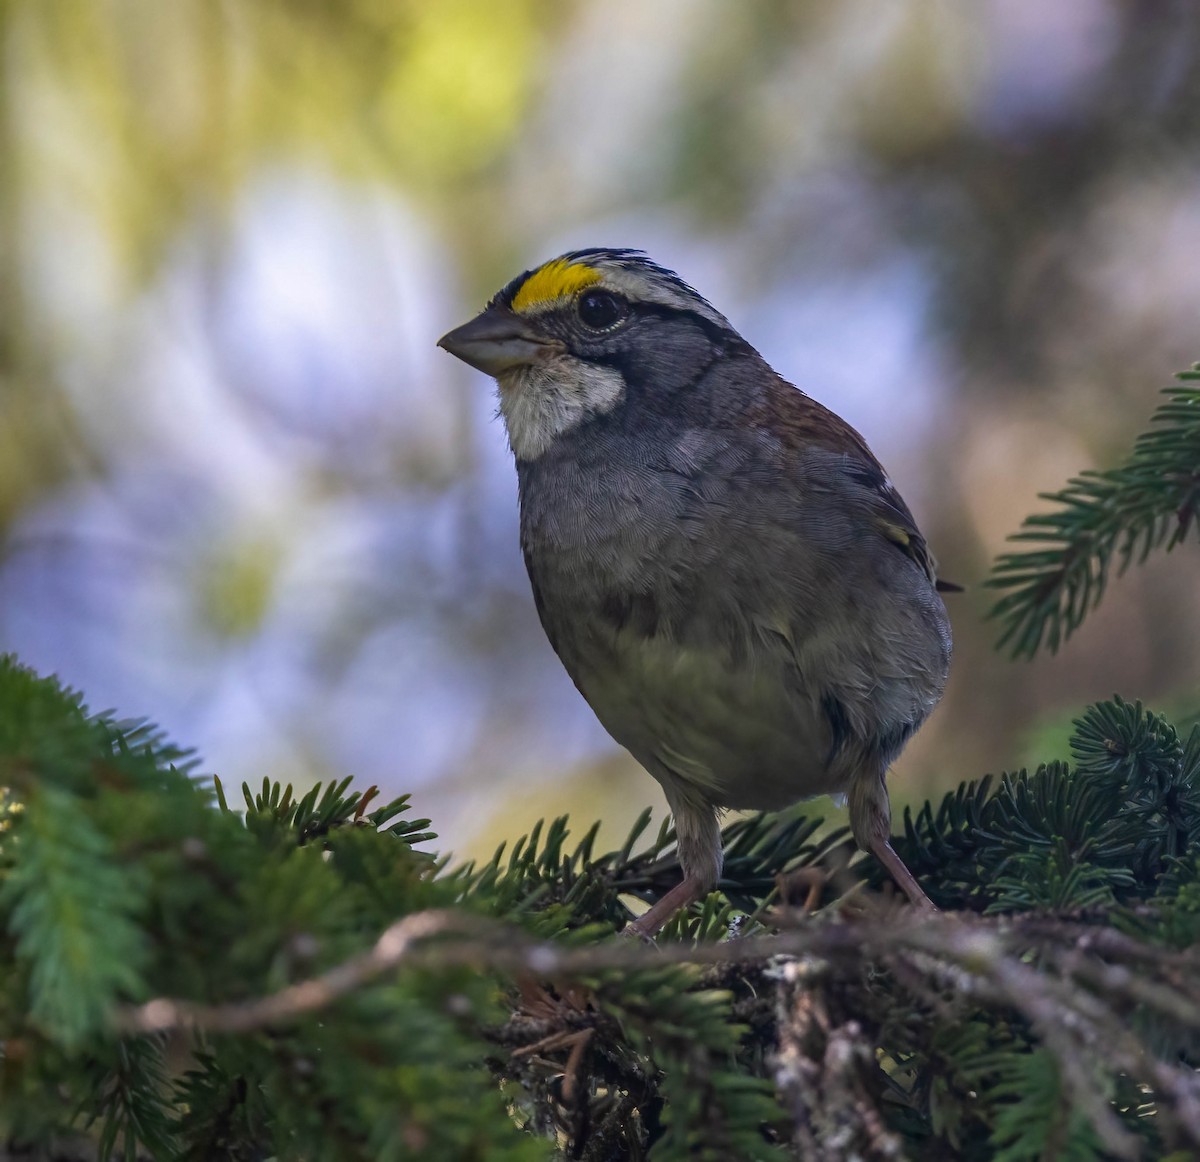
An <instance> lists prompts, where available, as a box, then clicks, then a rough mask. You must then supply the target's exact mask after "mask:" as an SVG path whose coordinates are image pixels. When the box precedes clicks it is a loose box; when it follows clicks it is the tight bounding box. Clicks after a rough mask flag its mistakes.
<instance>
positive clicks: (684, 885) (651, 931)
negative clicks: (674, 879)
mask: <svg viewBox="0 0 1200 1162" xmlns="http://www.w3.org/2000/svg"><path fill="white" fill-rule="evenodd" d="M709 887H710V885H709V884H707V883H706V882H705V881H704V880H702V879H700V878H698V877H691V876H685V877H684V879H683V881H682V882H681V883H678V884H676V885H675V886H674V887H673V888H672V889H671V890H670V891H669V892H668V893H667V894H666V895H665V896H663V898H662V899H661V900H659V901H658V902H657V903H656V904H654V905H653V906H652V907H650V908H649V909H647V910H646V911H645V912H643V913H642V914H641V915H640V916H639V917H638V918H637V919H636V920H630V921H629V923H628V924H626V925H625V929H624V931H623V932H622V933H621V935H622V936H640V937H641V938H642V939H643V940H652V939H653V938H654V936H655V934H656V933H657V932H658V930H659V929H660V928H661V927H662V926H663V925H664V924H665V923H666V922H667V921H668V920H670V919H671V917H672V916H674V915H675V914H676V913H677V912H680V911H682V910H683V909H684V908H686V907H687V906H688V905H689V904H694V903H695V902H696V901H697V900H699V899H700V898H701V897H703V896H704V895H705V894H706V893H707V892H708V890H709Z"/></svg>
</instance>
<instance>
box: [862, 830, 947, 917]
mask: <svg viewBox="0 0 1200 1162" xmlns="http://www.w3.org/2000/svg"><path fill="white" fill-rule="evenodd" d="M870 852H871V854H872V855H873V856H874V857H875V858H876V859H877V860H879V862H880V863H881V864H883V866H884V867H885V868H887V870H888V871H889V872H890V873H891V876H892V879H894V880H895V881H896V883H897V884H899V885H900V887H901V888H903V889H904V894H905V895H906V896H907V897H908V898H909V899H910V900H911V901H912V902H913V905H914V906H915V907H917V908H924V909H926V910H927V911H930V912H936V911H937V905H936V904H935V903H934V902H933V901H932V900H931V899H930V898H929V897H928V896H927V895H926V894H925V893H924V891H922V889H921V885H920V884H919V883H917V880H916V877H915V876H914V875H913V874H912V872H910V871H909V870H908V868H906V867H905V866H904V860H902V859H901V858H900V857H899V856H898V855H897V854H896V849H895V848H894V847H892V842H891V840H890V839H888V838H887V836H886V835H885V836H873V837H872V839H871V845H870Z"/></svg>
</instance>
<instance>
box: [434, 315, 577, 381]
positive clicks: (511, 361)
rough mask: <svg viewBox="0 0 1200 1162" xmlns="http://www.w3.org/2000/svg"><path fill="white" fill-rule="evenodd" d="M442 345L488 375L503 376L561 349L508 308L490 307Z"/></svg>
mask: <svg viewBox="0 0 1200 1162" xmlns="http://www.w3.org/2000/svg"><path fill="white" fill-rule="evenodd" d="M438 346H439V347H441V348H442V349H443V350H445V351H449V352H450V354H451V355H453V356H455V357H456V358H458V359H461V360H462V361H463V362H464V363H467V364H470V366H472V367H474V368H476V369H477V370H479V371H483V372H485V373H486V374H488V375H500V374H502V373H503V372H505V371H511V370H512V369H513V368H514V367H523V366H526V365H528V364H530V363H533V362H534V361H535V360H536V359H538V358H541V357H544V356H545V355H546V354H547V353H548V352H549V351H550V350H552V349H554V348H556V347H557V344H556V343H554V342H553V341H552V340H547V339H544V338H542V337H541V336H539V335H537V334H536V333H535V332H534V331H532V330H531V329H530V328H529V326H528V324H526V323H525V322H524V321H522V320H521V319H520V318H519V317H518V316H517V315H515V314H514V313H513V312H512V311H510V310H509V309H508V308H507V307H488V309H487V310H486V311H484V312H483V313H482V314H480V315H476V316H475V318H473V319H472V320H471V321H470V322H469V323H464V324H463V325H462V326H461V327H455V328H454V330H453V331H448V332H447V333H446V334H445V335H443V336H442V337H441V338H440V339H439V340H438Z"/></svg>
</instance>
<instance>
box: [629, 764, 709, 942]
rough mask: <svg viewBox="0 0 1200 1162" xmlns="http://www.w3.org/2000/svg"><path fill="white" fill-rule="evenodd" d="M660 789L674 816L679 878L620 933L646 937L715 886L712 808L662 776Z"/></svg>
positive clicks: (651, 936)
mask: <svg viewBox="0 0 1200 1162" xmlns="http://www.w3.org/2000/svg"><path fill="white" fill-rule="evenodd" d="M662 782H663V790H664V791H665V792H666V795H667V803H668V804H669V805H670V807H671V814H672V815H673V816H674V817H675V845H676V848H677V850H678V852H679V865H680V867H682V868H683V882H682V883H679V884H676V885H675V887H673V888H672V889H671V890H670V891H669V892H668V893H667V894H666V895H665V896H663V898H662V899H661V900H659V901H658V902H657V903H655V904H654V905H653V906H652V907H651V908H650V909H649V911H647V912H644V913H643V914H642V915H640V916H639V917H638V918H637V919H636V920H631V921H630V922H629V923H628V924H627V925H626V926H625V931H624V933H623V934H624V935H626V936H640V937H641V938H642V939H643V940H650V939H652V938H653V936H654V934H655V933H656V932H658V930H659V929H660V928H662V926H663V925H664V924H665V923H666V922H667V921H668V920H670V919H671V917H672V916H674V915H675V914H676V913H677V912H679V911H681V910H682V909H684V908H686V907H687V906H688V905H689V904H693V903H695V902H696V901H697V900H699V899H702V898H703V897H704V896H705V895H707V894H708V893H709V892H710V891H712V889H713V888H715V887H716V886H717V880H718V879H720V877H721V864H722V862H723V860H724V853H723V852H722V851H721V827H720V825H719V824H718V822H717V812H716V809H715V808H714V807H713V806H712V805H711V804H709V803H707V802H705V801H704V800H703V799H701V798H699V797H696V796H693V795H691V794H688V792H687V790H686V789H681V788H680V786H679V785H678V784H677V783H676V782H675V781H674V780H673V779H672V780H670V781H668V780H666V779H664V780H662Z"/></svg>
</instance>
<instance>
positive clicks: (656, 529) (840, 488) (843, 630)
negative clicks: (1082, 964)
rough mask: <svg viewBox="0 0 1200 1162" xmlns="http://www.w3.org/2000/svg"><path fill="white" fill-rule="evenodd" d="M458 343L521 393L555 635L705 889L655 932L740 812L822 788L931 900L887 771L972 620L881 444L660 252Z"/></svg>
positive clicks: (508, 315) (555, 276) (655, 922)
mask: <svg viewBox="0 0 1200 1162" xmlns="http://www.w3.org/2000/svg"><path fill="white" fill-rule="evenodd" d="M440 346H442V347H444V348H445V349H446V350H447V351H449V352H450V353H451V354H453V355H456V356H458V358H459V359H462V360H463V361H464V362H466V363H469V364H470V365H471V366H472V367H476V368H478V369H479V370H481V371H484V372H487V373H488V374H489V375H492V376H495V378H496V380H497V381H498V383H499V385H500V412H501V414H502V416H503V417H504V422H505V425H506V427H507V429H508V438H509V442H510V444H511V445H512V450H513V453H514V454H515V456H516V461H517V476H518V480H519V482H520V504H521V541H522V547H523V549H524V553H525V562H526V565H527V566H528V569H529V577H530V580H531V582H532V583H533V595H534V600H535V601H536V603H537V608H538V613H539V615H540V616H541V620H542V625H543V627H544V628H545V630H546V635H547V636H548V637H549V639H550V643H551V645H552V646H553V647H554V649H555V651H556V652H557V654H558V656H559V658H560V659H561V660H562V663H563V665H564V666H566V668H567V672H568V673H569V674H570V675H571V677H572V678H573V679H574V681H575V684H576V686H578V687H579V690H580V692H581V693H582V694H583V696H584V698H586V699H587V701H588V703H589V704H590V705H591V707H592V709H593V710H594V711H595V712H596V714H597V716H598V717H599V719H600V721H601V722H602V723H603V724H604V726H605V727H606V728H607V730H608V731H609V733H610V734H612V736H613V737H614V738H615V739H616V740H617V741H618V742H619V743H621V744H622V745H623V746H625V747H627V748H628V749H629V750H630V751H631V752H632V753H633V755H634V757H635V758H637V759H638V761H639V762H640V763H642V765H643V766H645V767H646V769H647V770H648V771H649V772H650V773H651V774H652V775H653V776H654V777H655V778H656V779H658V781H659V782H660V783H661V784H662V786H663V790H664V791H665V792H666V796H667V802H668V803H669V804H670V806H671V810H672V812H673V814H674V817H675V827H676V833H677V836H678V850H679V859H680V863H681V864H682V867H683V872H684V879H683V882H682V883H681V884H679V885H678V886H677V887H676V888H674V889H672V890H671V891H670V892H668V893H667V894H666V895H665V896H663V898H662V899H661V900H659V901H658V902H657V903H656V904H654V906H653V907H651V908H650V910H649V911H648V912H646V913H645V914H644V915H643V916H641V917H640V918H639V919H637V920H636V921H634V922H633V924H632V925H631V928H632V929H633V930H634V931H636V932H640V933H642V934H644V935H650V934H653V933H654V932H656V931H657V930H658V929H659V928H660V927H661V926H662V925H663V924H664V923H665V922H666V921H667V920H668V919H669V918H670V917H671V916H672V915H673V914H674V913H675V912H676V911H677V910H678V909H679V908H682V907H685V906H686V905H687V904H689V903H691V902H692V901H693V900H695V899H697V898H699V897H700V896H702V895H703V894H704V893H705V892H707V891H709V890H710V889H711V888H712V887H713V886H715V884H716V882H717V879H718V877H719V875H720V872H721V862H722V851H721V834H720V829H719V826H718V815H719V809H720V808H722V807H745V808H759V809H768V808H776V807H781V806H784V805H786V804H788V803H792V802H794V801H796V800H797V799H802V798H807V797H808V796H812V795H820V794H836V793H845V794H846V795H847V796H848V798H849V803H850V822H851V826H852V828H853V831H854V836H855V839H856V840H857V841H858V843H859V845H860V846H861V847H863V848H866V849H867V850H869V851H871V852H873V853H874V855H875V856H876V858H878V859H879V860H880V862H881V863H883V864H884V866H885V867H887V868H888V870H889V871H890V872H891V874H892V875H893V876H894V877H895V879H896V881H897V882H898V883H899V884H900V886H901V887H902V888H903V889H904V890H905V892H907V893H908V895H909V897H910V898H911V899H912V900H913V901H914V903H921V904H925V905H928V904H929V901H928V899H927V897H926V896H925V894H924V892H922V891H921V888H920V887H919V886H918V885H917V883H916V881H915V880H914V879H913V877H912V875H911V874H910V872H909V871H908V869H907V868H906V867H905V866H904V864H903V863H902V862H901V860H900V858H899V857H898V856H897V855H896V853H895V852H894V851H893V849H892V846H891V843H890V841H889V834H890V830H891V808H890V805H889V803H888V795H887V788H886V785H885V781H884V779H885V774H886V772H887V768H888V765H889V763H891V761H892V760H893V759H894V758H895V757H896V756H897V755H898V754H899V753H900V751H901V749H902V748H903V747H904V744H905V743H906V742H907V741H908V739H909V738H911V737H912V734H913V732H914V731H915V730H916V729H917V727H919V726H920V725H921V723H922V722H923V721H924V720H925V718H926V717H927V715H928V714H929V712H930V711H931V710H932V709H933V707H934V706H935V705H936V704H937V702H938V700H939V699H940V698H941V696H942V690H943V687H944V686H945V682H946V673H947V669H948V667H949V662H950V625H949V621H948V619H947V617H946V610H945V607H944V605H943V604H942V599H941V597H939V596H938V593H937V585H936V575H935V572H934V563H933V559H932V557H931V556H930V554H929V551H928V549H927V548H926V546H925V541H924V539H923V538H922V537H921V534H920V533H919V532H918V531H917V527H916V523H915V522H914V520H913V517H912V514H911V513H910V512H909V510H908V508H907V506H906V505H905V503H904V501H903V500H902V499H901V498H900V495H899V494H898V493H897V492H896V490H895V489H894V488H893V487H892V485H891V483H890V482H889V480H888V478H887V476H886V475H885V473H884V471H883V469H882V468H881V467H880V464H879V462H878V461H877V460H876V459H875V457H874V456H873V455H872V454H871V451H870V449H869V448H868V447H867V445H866V442H865V441H864V440H863V438H862V437H861V436H860V435H859V434H858V433H857V432H856V431H855V430H854V429H853V428H851V427H850V425H849V424H847V423H846V422H845V421H844V420H841V419H839V418H838V417H837V416H836V415H834V414H833V413H832V412H831V411H829V410H828V409H827V408H824V407H822V406H821V404H819V403H817V402H816V401H815V400H812V399H810V398H809V397H808V396H806V395H805V394H804V393H803V392H801V391H800V390H799V389H797V388H795V387H793V386H792V385H791V384H789V383H787V382H786V381H785V380H783V379H781V378H780V377H779V376H778V375H777V374H776V373H775V372H774V371H772V370H771V368H770V367H769V366H768V365H767V363H766V362H765V361H764V360H763V358H762V356H761V355H759V353H758V352H757V351H755V350H754V348H753V347H751V346H750V344H749V343H747V342H746V341H745V340H744V339H743V338H742V337H741V336H740V335H739V334H738V333H737V332H736V331H735V330H734V329H733V328H732V327H731V326H730V325H729V322H728V321H727V320H726V319H725V318H724V317H723V316H722V315H720V314H719V313H718V312H717V311H715V310H714V309H713V308H712V307H711V306H710V305H709V304H708V303H707V302H705V300H704V299H703V298H701V297H700V295H699V294H697V293H696V292H695V291H694V290H693V289H692V288H691V287H690V286H688V285H687V284H686V283H685V282H683V281H682V280H681V279H680V278H679V277H678V276H677V275H675V274H673V273H672V272H670V271H668V270H665V269H663V268H662V267H660V266H658V265H656V264H655V263H653V262H651V261H650V260H649V259H648V258H646V257H645V256H644V255H643V254H641V253H640V252H637V251H630V250H604V249H594V250H577V251H574V252H572V253H570V254H566V255H563V256H562V257H561V258H556V259H554V260H553V261H552V262H548V263H546V264H545V265H543V266H540V267H538V268H537V269H536V270H533V271H529V272H526V273H525V274H522V275H520V276H518V277H517V278H515V279H513V281H512V282H510V283H509V284H508V286H506V287H505V288H504V289H503V290H502V291H500V293H499V294H497V295H496V297H495V298H494V299H493V300H492V301H491V303H489V304H488V307H487V309H486V310H485V311H484V312H483V313H482V314H480V315H479V316H477V317H476V318H475V319H472V320H471V322H469V323H466V324H465V325H463V326H461V327H459V328H457V329H456V330H453V331H451V332H450V333H449V334H448V335H445V336H443V338H442V339H441V340H440Z"/></svg>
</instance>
